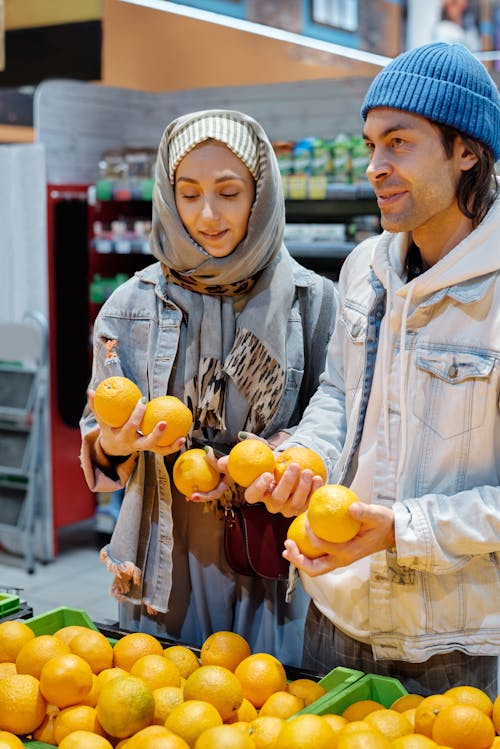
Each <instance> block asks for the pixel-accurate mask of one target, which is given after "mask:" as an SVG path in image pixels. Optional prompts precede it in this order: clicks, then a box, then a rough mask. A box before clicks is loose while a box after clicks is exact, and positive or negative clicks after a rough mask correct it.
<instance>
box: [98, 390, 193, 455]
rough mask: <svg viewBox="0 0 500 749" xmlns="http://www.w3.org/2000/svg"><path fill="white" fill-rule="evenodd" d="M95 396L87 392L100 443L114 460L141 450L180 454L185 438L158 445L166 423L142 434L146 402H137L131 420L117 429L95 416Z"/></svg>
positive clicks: (161, 422) (162, 422)
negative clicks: (97, 427) (115, 457)
mask: <svg viewBox="0 0 500 749" xmlns="http://www.w3.org/2000/svg"><path fill="white" fill-rule="evenodd" d="M94 394H95V390H88V391H87V398H88V405H89V408H90V409H91V411H92V413H93V414H94V417H95V419H96V421H97V423H98V425H99V430H100V435H99V442H100V445H101V448H102V450H103V452H104V453H105V455H107V456H109V457H111V458H113V457H114V456H124V455H131V454H132V453H135V452H138V451H141V450H150V451H151V452H155V453H157V454H158V455H163V456H165V455H170V454H171V453H175V452H178V451H179V450H180V449H181V448H182V446H183V445H184V443H185V441H186V439H185V437H179V439H177V440H175V442H172V444H171V445H166V446H163V445H162V446H160V445H159V444H158V442H159V440H160V439H161V437H162V434H163V432H164V431H165V429H166V427H167V424H166V422H165V421H159V422H158V424H157V425H156V426H155V428H154V429H153V431H152V432H151V433H150V434H148V435H144V434H143V433H142V432H141V424H142V420H143V418H144V412H145V410H146V402H145V401H144V399H143V398H141V399H140V400H139V401H138V402H137V404H136V406H135V408H134V410H133V411H132V413H131V415H130V418H129V419H128V420H127V421H126V422H125V424H124V425H123V426H121V427H117V428H115V427H110V426H108V425H107V424H105V423H104V422H103V421H101V420H100V419H99V418H98V417H97V416H96V414H95V411H94Z"/></svg>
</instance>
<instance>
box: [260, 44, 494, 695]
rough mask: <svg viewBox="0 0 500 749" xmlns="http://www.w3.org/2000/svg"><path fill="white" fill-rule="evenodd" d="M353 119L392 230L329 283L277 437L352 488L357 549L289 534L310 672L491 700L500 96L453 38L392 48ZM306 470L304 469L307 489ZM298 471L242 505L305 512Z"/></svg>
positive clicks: (265, 485) (265, 480)
mask: <svg viewBox="0 0 500 749" xmlns="http://www.w3.org/2000/svg"><path fill="white" fill-rule="evenodd" d="M361 114H362V117H363V119H364V120H365V128H364V138H365V141H366V144H367V147H368V149H369V152H370V164H369V167H368V169H367V176H368V179H369V180H370V183H371V184H372V185H373V188H374V190H375V194H376V196H377V201H378V205H379V208H380V212H381V222H382V227H383V229H384V232H383V233H382V234H381V235H378V236H374V237H371V238H369V239H367V240H365V241H364V242H362V243H361V244H360V245H359V246H358V247H357V248H356V249H355V250H354V251H353V252H352V253H351V254H350V256H349V257H348V259H347V261H346V262H345V264H344V266H343V268H342V271H341V276H340V279H339V294H340V306H339V313H338V316H337V325H336V328H335V332H334V334H333V337H332V340H331V342H330V347H329V351H328V358H327V363H326V369H325V372H324V373H323V376H322V379H321V381H320V385H319V388H318V390H317V392H316V394H315V395H314V396H313V398H312V400H311V402H310V405H309V407H308V409H307V410H306V412H305V414H304V416H303V418H302V421H301V423H300V424H299V426H298V428H297V430H296V431H295V433H294V434H293V436H292V437H291V438H290V439H289V440H287V441H286V442H284V443H283V444H282V445H281V446H280V449H285V448H286V447H289V446H290V445H291V444H300V445H304V446H306V447H310V448H312V449H314V450H316V451H317V452H319V453H320V454H321V455H322V457H323V458H324V459H325V461H326V462H327V464H328V467H329V483H333V484H336V483H339V484H344V485H348V486H350V487H351V489H352V490H353V491H354V492H355V493H356V494H357V496H358V497H359V498H360V502H357V503H356V504H354V505H353V506H352V515H353V516H355V517H357V518H358V519H359V520H360V521H361V524H362V525H361V530H360V532H359V533H358V535H357V536H356V537H355V538H354V539H353V540H352V541H350V542H348V543H343V544H331V543H326V542H322V541H320V540H319V538H318V537H317V536H314V535H313V534H312V532H311V541H313V542H315V543H316V544H317V546H318V548H320V549H321V550H322V551H323V555H322V556H320V557H319V558H316V559H308V558H307V557H305V556H304V555H303V554H300V553H299V550H298V548H297V546H296V544H295V543H294V542H293V541H287V542H286V547H287V550H286V552H284V555H285V556H286V558H287V559H289V561H290V562H292V563H293V564H294V565H296V566H297V567H298V568H300V570H301V578H302V581H303V584H304V586H305V588H306V590H307V591H308V592H309V593H310V595H311V597H312V603H311V606H310V610H309V613H308V619H307V626H306V641H305V645H304V661H303V666H304V667H307V668H312V669H314V670H317V671H322V672H324V671H326V670H328V669H330V668H333V667H334V666H337V665H344V666H348V667H354V668H359V669H361V670H363V671H366V672H370V673H378V674H386V675H390V676H395V677H397V678H399V679H401V681H402V682H403V683H404V684H405V685H406V687H407V689H408V690H409V691H412V692H418V693H420V694H424V695H425V694H431V693H433V692H442V691H444V690H445V689H447V688H449V687H451V686H455V685H458V684H470V685H475V686H477V687H480V688H482V689H484V690H485V691H486V692H488V693H489V695H490V696H491V697H493V696H496V695H497V667H498V663H497V656H498V653H499V652H500V488H499V483H500V482H499V473H500V419H499V393H500V277H499V270H500V244H499V241H500V240H499V238H500V198H499V197H497V194H498V190H497V182H496V178H495V172H494V164H495V161H496V160H497V159H499V158H500V97H499V95H498V91H497V88H496V85H495V83H494V81H493V80H492V79H491V77H490V76H489V74H488V73H487V71H486V69H485V68H484V66H483V65H482V64H481V63H480V62H479V61H478V60H477V59H476V58H475V57H474V56H473V55H472V54H471V53H470V52H469V51H468V50H467V49H466V48H465V47H464V46H463V45H461V44H448V43H445V42H435V43H431V44H427V45H424V46H422V47H419V48H417V49H413V50H411V51H409V52H406V53H403V54H402V55H400V56H399V57H397V58H396V59H395V60H393V61H391V63H390V64H389V65H388V66H387V67H386V68H384V69H383V70H382V71H381V72H380V73H379V74H378V75H377V76H376V78H375V79H374V81H373V83H372V85H371V86H370V88H369V90H368V92H367V94H366V98H365V101H364V103H363V106H362V110H361ZM297 478H299V481H298V485H297V486H296V487H295V484H296V483H297ZM318 482H320V480H319V479H318V478H314V479H313V478H312V476H311V474H310V472H307V471H304V472H302V473H301V474H300V473H299V470H298V466H292V467H290V468H289V469H288V471H287V473H286V474H285V475H284V476H283V478H282V479H281V481H280V483H279V484H278V485H277V486H276V485H275V483H273V481H272V477H271V476H270V474H264V475H263V476H261V477H260V478H259V479H258V480H257V481H256V482H254V484H253V485H252V486H250V487H249V488H248V489H247V492H246V497H247V499H248V500H249V501H251V502H255V501H259V500H263V501H265V502H266V504H267V506H268V508H269V509H271V510H272V511H281V512H283V514H286V515H293V514H295V515H296V514H298V513H299V512H300V511H301V510H304V509H305V508H306V507H307V502H308V499H309V496H310V493H311V491H312V490H313V489H314V488H316V487H317V486H318Z"/></svg>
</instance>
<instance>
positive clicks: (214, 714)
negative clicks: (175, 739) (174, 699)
mask: <svg viewBox="0 0 500 749" xmlns="http://www.w3.org/2000/svg"><path fill="white" fill-rule="evenodd" d="M221 725H222V718H221V716H220V713H219V711H218V710H217V708H215V707H214V706H213V705H211V704H210V703H209V702H206V701H205V700H186V701H185V702H182V703H181V704H180V705H175V707H173V708H172V711H171V712H170V715H169V716H168V717H167V719H166V721H165V726H166V728H168V729H169V730H170V731H173V732H174V733H175V734H177V736H180V737H181V738H183V739H184V741H185V742H186V743H187V744H189V746H194V743H195V741H196V739H197V738H198V736H199V735H200V734H201V733H203V731H206V730H207V729H208V728H213V727H214V726H221Z"/></svg>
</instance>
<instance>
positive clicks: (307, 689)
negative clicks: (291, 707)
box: [288, 678, 326, 705]
mask: <svg viewBox="0 0 500 749" xmlns="http://www.w3.org/2000/svg"><path fill="white" fill-rule="evenodd" d="M288 691H289V692H290V694H295V695H296V696H297V697H300V698H301V699H303V700H304V704H306V705H310V704H311V703H312V702H315V701H316V700H318V699H319V698H320V697H322V696H323V695H324V694H326V689H325V688H324V687H322V686H321V684H318V682H317V681H314V679H306V678H304V679H294V681H291V682H290V683H289V684H288Z"/></svg>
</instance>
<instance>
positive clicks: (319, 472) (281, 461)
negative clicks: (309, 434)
mask: <svg viewBox="0 0 500 749" xmlns="http://www.w3.org/2000/svg"><path fill="white" fill-rule="evenodd" d="M290 463H298V464H299V466H300V468H301V470H302V471H304V470H305V469H306V468H309V469H310V470H311V471H312V472H313V474H314V475H315V476H321V478H322V479H323V482H326V479H327V476H328V474H327V470H326V466H325V464H324V462H323V458H322V457H321V456H320V455H318V453H316V452H314V450H311V449H310V448H309V447H302V446H300V445H296V446H295V447H288V448H287V449H286V450H283V452H281V453H279V455H278V456H277V458H276V466H275V468H274V478H275V479H276V483H278V482H279V481H280V479H281V478H282V476H283V474H284V473H285V470H286V469H287V468H288V466H289V465H290Z"/></svg>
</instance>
